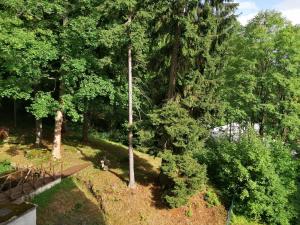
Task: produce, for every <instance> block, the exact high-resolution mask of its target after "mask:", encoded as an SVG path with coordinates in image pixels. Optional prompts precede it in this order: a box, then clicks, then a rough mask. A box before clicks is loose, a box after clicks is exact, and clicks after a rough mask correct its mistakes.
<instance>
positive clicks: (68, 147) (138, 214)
mask: <svg viewBox="0 0 300 225" xmlns="http://www.w3.org/2000/svg"><path fill="white" fill-rule="evenodd" d="M28 133H32V132H28V131H27V134H26V132H24V131H23V132H22V131H18V132H15V133H14V135H11V137H10V139H9V142H8V143H2V144H1V145H0V160H4V159H8V160H10V161H11V162H13V163H14V164H20V165H41V164H44V165H46V164H47V163H48V162H49V159H50V158H51V152H50V150H51V142H50V141H51V138H49V140H48V139H46V140H43V145H44V148H43V150H41V149H35V148H34V147H33V146H32V144H31V143H33V137H32V136H30V135H28ZM24 134H25V135H24ZM77 140H78V139H77V138H72V137H71V136H69V137H66V138H65V141H64V145H63V157H64V160H63V163H64V168H68V167H70V166H74V165H80V164H82V163H86V162H90V163H91V165H90V166H89V167H87V168H86V169H84V170H82V171H81V172H79V173H77V174H76V175H73V176H72V177H71V178H68V179H65V180H64V181H63V182H62V183H61V184H59V185H58V186H56V187H55V188H53V189H51V190H49V191H47V192H45V193H43V194H41V195H39V196H37V197H36V198H35V199H34V200H33V201H34V202H35V203H37V204H38V205H39V207H38V224H40V225H68V224H70V225H71V224H72V225H76V224H78V225H79V224H80V225H83V224H86V225H96V224H100V225H128V224H130V225H176V224H178V225H179V224H180V225H185V224H186V225H194V224H195V225H196V224H197V225H219V224H220V225H223V224H225V220H226V211H225V209H224V207H223V206H218V207H212V208H208V207H207V204H206V202H205V201H204V199H203V194H202V193H200V194H198V195H195V196H194V197H193V198H192V199H191V201H190V202H189V204H188V205H187V206H185V207H181V208H178V209H171V210H170V209H167V208H166V207H165V205H164V204H163V203H162V202H161V200H160V196H161V191H160V189H159V185H158V183H157V181H158V172H159V171H158V168H159V166H160V159H159V158H154V157H152V156H149V155H147V154H144V153H141V152H135V163H136V164H135V166H136V180H137V184H138V185H137V188H136V189H135V190H129V189H128V188H127V179H128V170H127V167H128V156H127V149H126V147H125V146H122V145H119V144H116V143H112V142H109V141H105V140H99V139H95V138H91V142H90V143H89V144H84V145H83V144H81V143H80V142H78V141H77ZM103 158H106V159H108V160H109V161H110V165H109V171H103V170H102V169H101V168H100V160H101V159H103Z"/></svg>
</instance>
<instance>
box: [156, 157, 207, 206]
mask: <svg viewBox="0 0 300 225" xmlns="http://www.w3.org/2000/svg"><path fill="white" fill-rule="evenodd" d="M162 160H163V163H162V167H161V170H162V173H163V174H164V175H166V176H167V177H168V179H169V180H170V185H169V187H167V188H166V189H167V190H166V192H165V195H164V199H165V200H166V202H167V203H168V205H169V206H170V207H171V208H175V207H179V206H182V205H184V204H186V203H187V201H188V199H189V197H190V196H191V195H192V194H194V193H195V192H196V191H198V190H200V189H201V188H203V186H204V184H205V182H206V166H203V165H200V164H199V163H198V162H197V160H195V159H194V158H193V157H192V156H191V155H190V154H184V155H175V154H172V152H171V151H165V152H164V153H163V154H162Z"/></svg>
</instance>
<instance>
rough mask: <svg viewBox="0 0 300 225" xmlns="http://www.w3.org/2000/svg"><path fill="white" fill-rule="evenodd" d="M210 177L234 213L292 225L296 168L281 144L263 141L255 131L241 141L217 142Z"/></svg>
mask: <svg viewBox="0 0 300 225" xmlns="http://www.w3.org/2000/svg"><path fill="white" fill-rule="evenodd" d="M207 162H208V166H209V172H210V175H211V177H212V179H213V181H215V183H216V185H217V186H218V188H219V189H221V190H222V193H223V195H224V196H225V197H226V198H227V199H228V200H231V199H234V202H235V206H234V210H235V212H236V213H237V214H240V215H244V216H246V217H248V218H252V219H254V220H259V221H261V222H265V223H267V224H290V221H291V220H292V219H293V218H294V217H295V209H294V208H293V207H292V204H290V202H289V200H290V198H291V197H292V196H293V194H294V193H295V191H296V185H295V180H296V171H297V166H296V163H295V161H294V160H293V159H292V156H291V151H290V149H289V148H287V147H286V146H285V145H284V144H283V143H282V142H281V141H276V140H271V139H269V138H267V139H265V140H262V139H261V138H259V137H257V136H256V135H255V134H254V133H253V132H250V133H248V134H245V135H244V136H243V137H242V138H241V140H240V141H239V142H236V143H230V142H229V141H228V140H218V141H216V142H214V143H213V144H212V145H211V149H210V151H209V154H208V161H207Z"/></svg>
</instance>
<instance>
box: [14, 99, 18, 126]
mask: <svg viewBox="0 0 300 225" xmlns="http://www.w3.org/2000/svg"><path fill="white" fill-rule="evenodd" d="M16 127H17V100H16V99H14V128H16Z"/></svg>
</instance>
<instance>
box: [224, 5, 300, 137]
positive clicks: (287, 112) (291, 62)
mask: <svg viewBox="0 0 300 225" xmlns="http://www.w3.org/2000/svg"><path fill="white" fill-rule="evenodd" d="M299 40H300V30H299V28H297V27H295V26H293V25H291V23H290V22H289V21H286V20H285V19H284V18H283V16H282V15H281V14H280V13H278V12H274V11H265V12H260V13H259V14H258V15H257V16H256V17H255V18H254V19H253V20H252V21H251V22H250V23H249V24H248V25H247V26H246V27H245V28H241V29H240V31H239V32H237V33H236V34H235V35H234V38H232V40H231V47H230V48H229V51H228V52H229V53H230V55H231V56H230V60H229V63H228V66H227V67H226V71H225V75H226V76H225V82H224V86H223V93H224V100H225V101H227V102H228V104H227V105H228V107H227V110H226V111H227V112H226V114H227V115H228V117H227V118H226V120H227V122H251V123H252V124H253V123H259V124H260V134H261V135H264V134H268V135H272V136H273V137H276V136H279V137H282V138H283V139H284V140H285V141H290V142H294V141H296V140H297V139H299V134H300V132H299V123H300V120H299V115H300V111H299V109H300V106H299V96H300V93H299V91H298V90H299V84H300V80H299V79H300V78H299V67H298V66H297V65H298V64H299V60H300V50H299V49H300V41H299Z"/></svg>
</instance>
